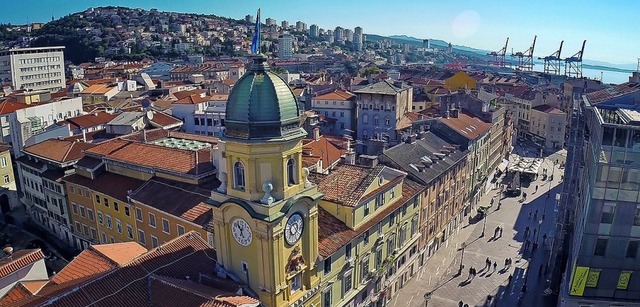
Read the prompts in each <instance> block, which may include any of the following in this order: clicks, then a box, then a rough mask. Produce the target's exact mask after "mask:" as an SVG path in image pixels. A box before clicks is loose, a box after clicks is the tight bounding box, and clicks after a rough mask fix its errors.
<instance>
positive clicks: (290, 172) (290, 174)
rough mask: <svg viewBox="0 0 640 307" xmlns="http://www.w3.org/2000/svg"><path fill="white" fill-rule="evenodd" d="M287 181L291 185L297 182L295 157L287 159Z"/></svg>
mask: <svg viewBox="0 0 640 307" xmlns="http://www.w3.org/2000/svg"><path fill="white" fill-rule="evenodd" d="M287 182H288V183H289V184H290V185H291V184H296V161H295V160H294V159H289V161H287Z"/></svg>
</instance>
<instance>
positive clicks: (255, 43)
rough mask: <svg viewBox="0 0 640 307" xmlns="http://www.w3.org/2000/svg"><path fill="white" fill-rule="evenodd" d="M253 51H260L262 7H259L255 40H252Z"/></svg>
mask: <svg viewBox="0 0 640 307" xmlns="http://www.w3.org/2000/svg"><path fill="white" fill-rule="evenodd" d="M251 53H253V54H258V53H260V9H258V16H256V29H255V32H254V33H253V41H252V42H251Z"/></svg>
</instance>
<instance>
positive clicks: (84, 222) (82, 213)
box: [65, 182, 106, 249]
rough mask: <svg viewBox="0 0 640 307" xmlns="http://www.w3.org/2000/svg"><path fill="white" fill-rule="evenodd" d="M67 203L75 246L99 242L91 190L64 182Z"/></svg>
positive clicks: (96, 217) (83, 246)
mask: <svg viewBox="0 0 640 307" xmlns="http://www.w3.org/2000/svg"><path fill="white" fill-rule="evenodd" d="M65 188H66V190H67V193H66V194H67V203H68V204H69V206H70V208H69V219H70V223H71V225H72V226H73V235H74V236H75V237H76V240H74V242H75V245H76V247H78V248H80V249H84V248H87V247H88V245H89V244H97V243H106V242H100V235H99V232H98V216H97V215H96V209H95V206H94V204H93V191H92V190H90V189H89V188H87V187H84V186H81V185H77V184H73V183H69V182H67V183H66V184H65Z"/></svg>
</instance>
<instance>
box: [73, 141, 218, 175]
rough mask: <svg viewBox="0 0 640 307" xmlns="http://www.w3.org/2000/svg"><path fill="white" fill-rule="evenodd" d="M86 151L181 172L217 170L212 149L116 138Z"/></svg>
mask: <svg viewBox="0 0 640 307" xmlns="http://www.w3.org/2000/svg"><path fill="white" fill-rule="evenodd" d="M85 154H87V155H90V156H94V157H104V158H106V159H109V160H115V161H120V162H124V163H129V164H133V165H140V166H144V167H149V168H152V169H155V170H163V171H169V172H175V173H181V174H191V175H202V174H206V173H209V172H212V171H214V170H215V167H214V166H213V163H212V162H211V150H210V149H201V150H198V151H193V150H186V149H178V148H168V147H164V146H158V145H152V144H144V143H139V142H134V141H127V140H123V139H115V140H110V141H106V142H103V143H100V144H98V145H96V146H95V147H93V148H90V149H88V150H86V151H85Z"/></svg>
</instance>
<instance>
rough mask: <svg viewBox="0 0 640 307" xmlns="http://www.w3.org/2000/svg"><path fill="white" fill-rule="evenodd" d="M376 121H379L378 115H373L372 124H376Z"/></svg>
mask: <svg viewBox="0 0 640 307" xmlns="http://www.w3.org/2000/svg"><path fill="white" fill-rule="evenodd" d="M378 121H379V119H378V115H376V116H374V117H373V124H374V125H377V124H378Z"/></svg>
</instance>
